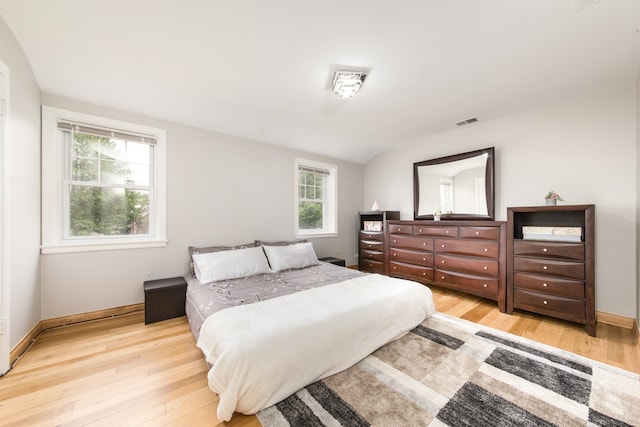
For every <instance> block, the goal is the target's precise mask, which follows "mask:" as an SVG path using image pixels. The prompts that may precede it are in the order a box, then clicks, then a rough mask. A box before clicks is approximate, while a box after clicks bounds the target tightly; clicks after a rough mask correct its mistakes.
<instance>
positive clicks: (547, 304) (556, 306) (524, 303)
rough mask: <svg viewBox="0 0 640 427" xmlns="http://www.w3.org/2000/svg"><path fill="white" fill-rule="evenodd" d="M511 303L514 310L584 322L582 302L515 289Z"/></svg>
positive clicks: (583, 305) (583, 304)
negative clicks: (518, 309)
mask: <svg viewBox="0 0 640 427" xmlns="http://www.w3.org/2000/svg"><path fill="white" fill-rule="evenodd" d="M513 302H514V307H515V308H520V309H523V310H527V311H533V312H536V313H541V314H546V315H549V316H553V317H558V318H561V319H566V320H571V321H574V322H579V323H584V322H585V303H584V301H583V300H578V299H573V298H565V297H561V296H557V295H550V294H545V293H540V292H532V291H527V290H523V289H516V290H515V291H514V295H513Z"/></svg>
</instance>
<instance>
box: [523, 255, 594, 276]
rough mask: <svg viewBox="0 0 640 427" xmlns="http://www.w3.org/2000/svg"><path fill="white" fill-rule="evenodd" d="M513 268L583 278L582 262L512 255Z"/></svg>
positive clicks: (526, 271) (527, 271) (528, 271)
mask: <svg viewBox="0 0 640 427" xmlns="http://www.w3.org/2000/svg"><path fill="white" fill-rule="evenodd" d="M513 269H514V270H515V271H519V272H525V273H537V274H544V275H550V276H556V277H566V278H569V279H578V280H584V277H585V272H584V264H583V263H581V262H571V261H557V260H551V259H541V258H526V257H514V258H513Z"/></svg>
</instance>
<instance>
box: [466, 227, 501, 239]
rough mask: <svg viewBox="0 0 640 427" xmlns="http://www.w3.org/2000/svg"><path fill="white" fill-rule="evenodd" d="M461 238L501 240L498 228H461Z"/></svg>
mask: <svg viewBox="0 0 640 427" xmlns="http://www.w3.org/2000/svg"><path fill="white" fill-rule="evenodd" d="M460 237H463V238H465V239H486V240H500V229H499V228H497V227H460Z"/></svg>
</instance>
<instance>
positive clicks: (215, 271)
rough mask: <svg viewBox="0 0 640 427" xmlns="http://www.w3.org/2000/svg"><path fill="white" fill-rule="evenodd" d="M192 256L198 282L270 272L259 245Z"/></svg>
mask: <svg viewBox="0 0 640 427" xmlns="http://www.w3.org/2000/svg"><path fill="white" fill-rule="evenodd" d="M192 258H193V269H194V271H195V273H196V277H197V278H198V280H199V281H200V283H209V282H215V281H216V280H226V279H237V278H239V277H248V276H253V275H254V274H260V273H271V269H270V268H269V263H268V262H267V258H266V257H265V255H264V252H263V251H262V248H261V247H255V248H246V249H234V250H230V251H222V252H209V253H204V254H193V256H192Z"/></svg>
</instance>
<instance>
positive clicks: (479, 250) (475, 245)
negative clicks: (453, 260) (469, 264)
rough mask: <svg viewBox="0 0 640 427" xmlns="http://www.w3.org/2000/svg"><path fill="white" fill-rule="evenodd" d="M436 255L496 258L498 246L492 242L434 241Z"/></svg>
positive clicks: (498, 252)
mask: <svg viewBox="0 0 640 427" xmlns="http://www.w3.org/2000/svg"><path fill="white" fill-rule="evenodd" d="M433 250H434V252H436V253H447V254H460V255H471V256H479V257H486V258H498V256H499V255H500V246H499V243H498V242H494V241H488V240H487V241H485V240H483V241H480V240H475V241H474V240H452V239H451V240H450V239H436V240H435V242H434V244H433Z"/></svg>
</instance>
